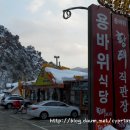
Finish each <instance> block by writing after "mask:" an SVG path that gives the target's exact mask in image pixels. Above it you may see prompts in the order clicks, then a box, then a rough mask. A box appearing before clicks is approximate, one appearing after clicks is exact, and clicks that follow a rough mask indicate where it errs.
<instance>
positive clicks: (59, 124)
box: [0, 107, 88, 130]
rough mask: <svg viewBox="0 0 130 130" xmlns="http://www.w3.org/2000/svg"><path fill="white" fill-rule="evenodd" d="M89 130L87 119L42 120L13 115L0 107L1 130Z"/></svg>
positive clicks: (23, 115) (24, 115)
mask: <svg viewBox="0 0 130 130" xmlns="http://www.w3.org/2000/svg"><path fill="white" fill-rule="evenodd" d="M57 129H59V130H87V129H88V126H87V123H85V117H83V118H79V119H76V120H74V119H71V118H52V119H48V120H40V119H38V118H31V117H29V116H28V115H26V114H13V112H12V111H11V110H5V109H3V108H2V107H0V130H57Z"/></svg>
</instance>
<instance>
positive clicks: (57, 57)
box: [54, 56, 60, 66]
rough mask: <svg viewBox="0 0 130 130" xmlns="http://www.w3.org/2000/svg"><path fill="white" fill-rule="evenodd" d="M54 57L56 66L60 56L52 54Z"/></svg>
mask: <svg viewBox="0 0 130 130" xmlns="http://www.w3.org/2000/svg"><path fill="white" fill-rule="evenodd" d="M54 58H56V66H58V59H59V58H60V56H54Z"/></svg>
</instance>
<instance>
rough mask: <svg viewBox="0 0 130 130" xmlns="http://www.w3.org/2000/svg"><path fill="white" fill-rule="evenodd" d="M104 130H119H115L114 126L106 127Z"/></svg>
mask: <svg viewBox="0 0 130 130" xmlns="http://www.w3.org/2000/svg"><path fill="white" fill-rule="evenodd" d="M103 130H117V129H115V128H114V127H113V126H111V125H108V126H106V127H104V128H103Z"/></svg>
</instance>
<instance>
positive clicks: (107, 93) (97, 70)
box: [89, 5, 113, 120]
mask: <svg viewBox="0 0 130 130" xmlns="http://www.w3.org/2000/svg"><path fill="white" fill-rule="evenodd" d="M89 35H90V36H89V56H90V57H89V67H90V73H91V74H90V76H89V78H90V79H89V81H90V86H91V88H90V89H91V94H92V95H91V99H92V100H91V103H92V104H91V109H92V110H91V114H92V119H96V120H104V119H110V118H112V116H113V93H112V91H113V90H112V44H111V14H110V11H109V10H108V9H106V8H103V7H100V6H96V5H91V6H90V7H89Z"/></svg>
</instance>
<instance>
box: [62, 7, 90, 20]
mask: <svg viewBox="0 0 130 130" xmlns="http://www.w3.org/2000/svg"><path fill="white" fill-rule="evenodd" d="M74 9H85V10H88V8H87V7H82V6H78V7H72V8H68V9H65V10H63V18H64V19H68V18H70V17H71V10H74Z"/></svg>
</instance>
